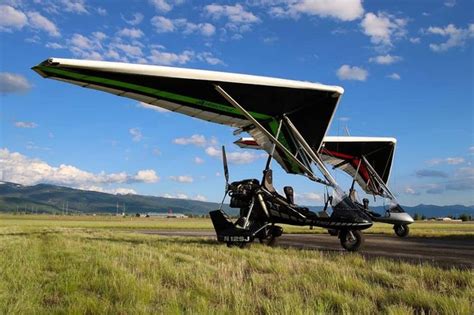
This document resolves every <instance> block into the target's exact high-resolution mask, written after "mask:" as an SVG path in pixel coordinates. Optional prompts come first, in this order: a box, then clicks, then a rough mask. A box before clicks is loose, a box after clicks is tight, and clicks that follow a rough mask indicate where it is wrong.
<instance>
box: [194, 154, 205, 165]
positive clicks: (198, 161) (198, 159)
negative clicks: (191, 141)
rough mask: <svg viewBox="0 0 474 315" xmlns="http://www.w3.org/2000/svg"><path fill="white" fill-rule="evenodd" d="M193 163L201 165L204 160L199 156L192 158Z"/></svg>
mask: <svg viewBox="0 0 474 315" xmlns="http://www.w3.org/2000/svg"><path fill="white" fill-rule="evenodd" d="M194 163H196V164H203V163H204V159H202V158H200V157H199V156H196V157H194Z"/></svg>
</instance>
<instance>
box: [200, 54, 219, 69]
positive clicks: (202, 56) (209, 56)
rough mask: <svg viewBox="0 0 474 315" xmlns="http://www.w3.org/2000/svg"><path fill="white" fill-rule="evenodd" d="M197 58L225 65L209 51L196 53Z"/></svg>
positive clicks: (212, 63) (211, 63) (209, 62)
mask: <svg viewBox="0 0 474 315" xmlns="http://www.w3.org/2000/svg"><path fill="white" fill-rule="evenodd" d="M197 59H198V60H200V61H203V62H206V63H208V64H210V65H213V66H215V65H225V63H224V61H222V60H220V59H219V58H217V57H215V56H214V55H213V54H212V53H210V52H203V53H199V54H198V55H197Z"/></svg>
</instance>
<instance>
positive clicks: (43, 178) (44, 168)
mask: <svg viewBox="0 0 474 315" xmlns="http://www.w3.org/2000/svg"><path fill="white" fill-rule="evenodd" d="M0 169H1V170H2V176H3V179H4V180H5V181H11V182H15V183H19V184H23V185H35V184H38V183H52V184H57V185H66V186H72V187H81V186H85V185H101V184H130V183H155V182H157V181H158V180H159V177H158V175H157V174H156V172H155V171H154V170H141V171H138V172H137V173H136V174H127V173H125V172H121V173H105V172H100V173H91V172H87V171H84V170H81V169H79V168H77V167H75V166H72V165H66V164H61V165H59V166H51V165H49V164H48V163H46V162H44V161H42V160H39V159H32V158H29V157H27V156H25V155H22V154H20V153H18V152H10V151H9V150H8V149H6V148H4V149H0Z"/></svg>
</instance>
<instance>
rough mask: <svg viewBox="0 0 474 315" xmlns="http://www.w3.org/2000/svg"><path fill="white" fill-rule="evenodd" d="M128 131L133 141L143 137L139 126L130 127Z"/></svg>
mask: <svg viewBox="0 0 474 315" xmlns="http://www.w3.org/2000/svg"><path fill="white" fill-rule="evenodd" d="M128 132H129V133H130V135H131V136H132V140H133V141H135V142H139V141H141V140H142V138H143V135H142V132H141V131H140V129H139V128H130V129H129V130H128Z"/></svg>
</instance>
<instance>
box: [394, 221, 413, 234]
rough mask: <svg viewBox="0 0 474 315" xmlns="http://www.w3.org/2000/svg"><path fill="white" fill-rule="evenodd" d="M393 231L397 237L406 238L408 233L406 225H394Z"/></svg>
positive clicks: (408, 229)
mask: <svg viewBox="0 0 474 315" xmlns="http://www.w3.org/2000/svg"><path fill="white" fill-rule="evenodd" d="M393 230H394V231H395V234H397V236H399V237H407V236H408V234H409V233H410V228H409V227H408V225H406V224H395V225H394V226H393Z"/></svg>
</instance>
